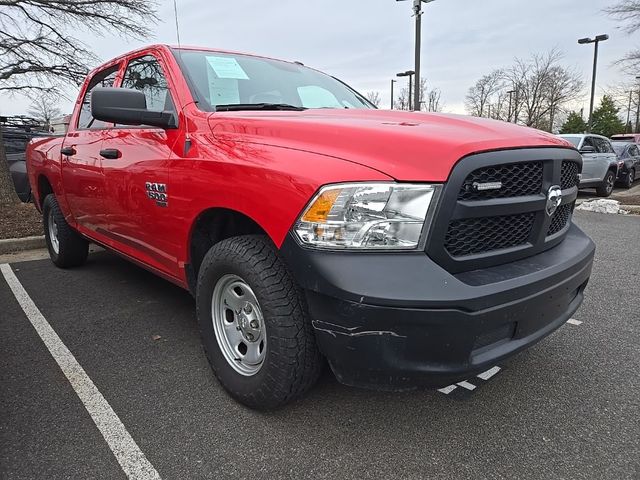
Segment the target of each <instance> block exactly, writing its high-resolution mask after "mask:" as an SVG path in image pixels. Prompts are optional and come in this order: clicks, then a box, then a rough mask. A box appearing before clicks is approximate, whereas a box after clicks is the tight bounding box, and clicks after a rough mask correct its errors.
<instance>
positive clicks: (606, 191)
mask: <svg viewBox="0 0 640 480" xmlns="http://www.w3.org/2000/svg"><path fill="white" fill-rule="evenodd" d="M615 181H616V175H615V173H613V172H612V171H611V170H609V171H608V172H607V174H606V175H605V176H604V180H602V183H601V184H600V186H598V187H597V188H596V193H597V194H598V196H599V197H608V196H609V195H611V193H612V192H613V184H614V183H615Z"/></svg>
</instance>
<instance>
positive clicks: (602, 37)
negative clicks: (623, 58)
mask: <svg viewBox="0 0 640 480" xmlns="http://www.w3.org/2000/svg"><path fill="white" fill-rule="evenodd" d="M608 39H609V35H606V34H603V35H598V36H597V37H596V38H589V37H586V38H581V39H579V40H578V43H579V44H580V45H585V44H588V43H594V44H595V47H594V49H593V74H592V76H591V103H590V104H589V126H588V128H587V132H591V124H592V123H593V118H592V117H593V97H594V95H595V91H596V67H597V65H598V44H599V43H600V42H604V41H605V40H608Z"/></svg>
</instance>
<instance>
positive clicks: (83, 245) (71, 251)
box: [42, 193, 89, 268]
mask: <svg viewBox="0 0 640 480" xmlns="http://www.w3.org/2000/svg"><path fill="white" fill-rule="evenodd" d="M42 217H43V218H42V223H43V224H44V237H45V240H46V242H47V248H48V249H49V256H50V257H51V261H52V262H53V263H54V264H55V265H56V266H58V267H60V268H69V267H77V266H79V265H82V264H83V263H84V262H85V261H86V260H87V255H88V254H89V242H88V241H87V240H85V239H84V238H83V237H81V236H80V234H79V233H78V232H76V231H75V230H73V229H72V228H71V227H70V226H69V224H68V223H67V221H66V220H65V219H64V215H63V214H62V211H61V210H60V206H59V205H58V201H57V200H56V197H55V195H54V194H53V193H51V194H49V195H47V197H46V198H45V199H44V202H43V203H42Z"/></svg>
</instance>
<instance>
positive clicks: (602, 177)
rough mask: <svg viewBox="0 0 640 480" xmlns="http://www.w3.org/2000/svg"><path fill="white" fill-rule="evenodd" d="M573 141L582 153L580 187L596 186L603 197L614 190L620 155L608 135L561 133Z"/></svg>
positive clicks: (562, 136)
mask: <svg viewBox="0 0 640 480" xmlns="http://www.w3.org/2000/svg"><path fill="white" fill-rule="evenodd" d="M559 137H560V138H563V139H565V140H567V141H569V142H571V143H573V145H574V146H575V147H576V148H577V149H578V150H579V151H580V154H581V155H582V176H581V177H580V186H579V188H580V189H583V188H595V189H596V193H597V194H598V195H599V196H601V197H608V196H609V195H611V192H613V185H614V184H615V182H616V177H617V176H618V168H619V165H618V160H619V159H618V155H616V152H615V151H614V150H613V147H612V146H611V141H610V140H609V139H608V138H607V137H603V136H601V135H594V134H590V133H589V134H584V135H583V134H575V135H573V134H572V135H559Z"/></svg>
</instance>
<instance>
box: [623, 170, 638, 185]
mask: <svg viewBox="0 0 640 480" xmlns="http://www.w3.org/2000/svg"><path fill="white" fill-rule="evenodd" d="M635 178H636V171H635V170H634V169H633V168H632V169H630V170H629V175H627V181H626V182H625V184H624V186H625V187H626V188H631V187H632V186H633V181H634V179H635Z"/></svg>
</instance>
